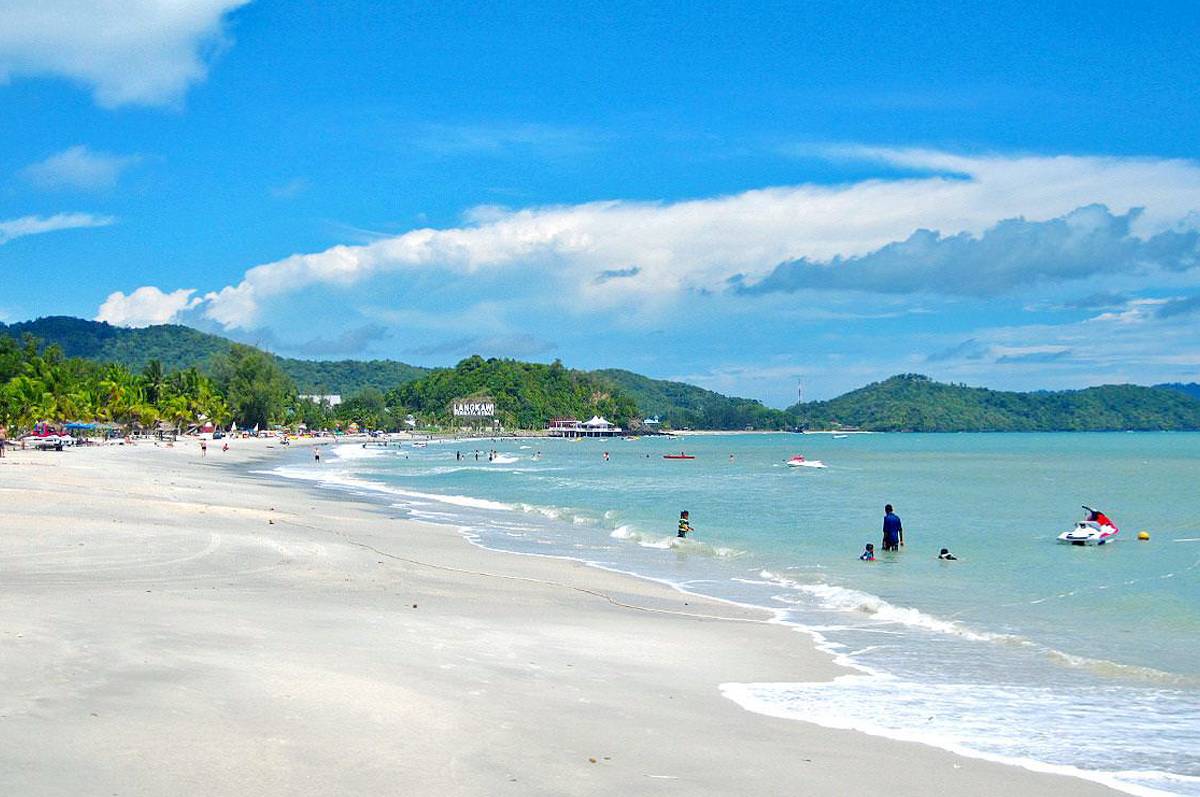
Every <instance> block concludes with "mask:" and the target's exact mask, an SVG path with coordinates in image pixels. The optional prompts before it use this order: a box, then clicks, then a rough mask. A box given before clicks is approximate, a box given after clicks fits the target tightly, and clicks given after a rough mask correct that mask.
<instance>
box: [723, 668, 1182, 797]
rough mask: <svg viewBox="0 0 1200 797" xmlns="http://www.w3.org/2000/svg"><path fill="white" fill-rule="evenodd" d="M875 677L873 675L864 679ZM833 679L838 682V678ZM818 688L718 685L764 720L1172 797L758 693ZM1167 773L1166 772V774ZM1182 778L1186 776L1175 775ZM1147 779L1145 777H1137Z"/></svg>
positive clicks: (1113, 776)
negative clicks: (800, 708) (800, 707)
mask: <svg viewBox="0 0 1200 797" xmlns="http://www.w3.org/2000/svg"><path fill="white" fill-rule="evenodd" d="M844 677H847V678H862V677H863V676H844ZM867 677H877V676H867ZM837 680H841V679H840V678H839V679H837ZM810 685H811V686H818V684H770V683H723V684H720V685H719V686H718V689H720V691H721V695H722V696H723V697H726V698H728V699H729V700H732V701H733V702H734V703H736V704H738V705H739V706H741V707H742V708H743V709H745V710H747V711H750V712H753V713H755V714H762V715H765V716H768V717H776V718H778V719H789V720H798V721H801V722H809V723H811V724H813V725H819V726H821V727H823V728H833V729H835V730H851V731H858V732H859V733H865V734H867V735H869V736H878V737H882V738H885V739H894V740H897V741H903V742H917V743H919V744H924V745H927V746H929V747H936V748H940V749H942V750H947V751H949V752H951V753H954V754H956V755H961V756H963V757H964V758H975V759H979V760H983V761H992V762H995V763H999V764H1008V765H1011V766H1018V767H1021V768H1023V769H1028V770H1030V771H1032V772H1042V773H1046V774H1053V775H1067V776H1071V777H1076V778H1080V779H1082V780H1089V781H1092V782H1094V783H1100V784H1102V785H1104V786H1108V787H1109V788H1112V789H1116V790H1118V791H1123V792H1125V793H1127V794H1133V795H1136V797H1175V795H1173V794H1172V793H1171V792H1168V791H1164V790H1161V789H1155V788H1150V787H1148V786H1142V785H1138V784H1135V783H1129V782H1127V781H1123V780H1121V779H1120V776H1121V774H1122V772H1121V771H1108V772H1103V771H1097V770H1088V769H1081V768H1079V767H1076V766H1072V765H1070V764H1051V763H1047V762H1045V761H1038V760H1037V759H1033V758H1028V757H1021V756H1005V755H1001V754H999V753H989V752H985V751H982V750H976V749H974V748H972V747H968V746H966V745H964V744H962V743H960V742H958V741H955V740H952V739H948V738H946V737H944V736H939V735H937V734H933V733H930V732H928V731H922V730H918V729H916V728H906V729H898V728H885V727H883V726H882V725H879V724H877V723H874V722H871V721H869V720H866V719H863V718H855V717H851V716H848V715H846V716H830V715H816V714H808V713H806V714H804V715H800V714H798V713H797V712H796V711H794V710H791V709H789V708H788V707H786V706H784V705H781V704H779V703H777V702H774V701H771V700H768V699H766V698H764V697H761V696H760V695H759V694H758V692H759V691H761V690H764V689H770V688H778V687H789V686H810ZM1168 774H1169V773H1168ZM1175 777H1180V778H1182V777H1186V776H1175ZM1141 779H1149V778H1141Z"/></svg>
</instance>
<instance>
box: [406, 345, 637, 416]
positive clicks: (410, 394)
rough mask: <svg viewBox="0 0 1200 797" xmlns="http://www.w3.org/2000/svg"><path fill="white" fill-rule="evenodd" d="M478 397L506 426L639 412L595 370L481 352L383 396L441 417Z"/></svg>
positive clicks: (415, 410) (417, 411)
mask: <svg viewBox="0 0 1200 797" xmlns="http://www.w3.org/2000/svg"><path fill="white" fill-rule="evenodd" d="M482 397H487V398H491V399H494V400H495V402H496V417H497V418H498V419H499V420H501V421H502V422H503V423H504V424H505V425H506V426H509V427H518V428H523V429H538V428H542V427H544V426H545V425H546V423H548V422H549V421H550V420H551V419H553V418H556V417H573V418H576V419H578V420H582V421H586V420H588V419H589V418H591V417H592V416H593V415H599V416H602V417H604V418H607V419H608V420H610V421H613V422H615V423H618V424H621V425H623V426H627V425H628V424H629V423H630V421H634V420H638V419H639V418H640V417H641V415H640V413H639V412H638V407H637V405H636V404H635V403H634V401H633V399H631V398H630V397H629V396H628V395H626V394H625V393H624V392H623V391H621V390H620V389H619V388H615V387H613V386H612V385H610V384H608V383H605V382H603V381H601V380H600V379H599V378H597V377H596V376H595V375H593V374H589V373H587V372H585V371H573V370H571V369H569V368H565V367H563V364H562V363H560V362H558V361H555V362H554V363H553V364H552V365H543V364H541V363H525V362H518V361H517V360H499V359H495V358H492V359H488V360H485V359H483V358H482V357H479V356H474V357H468V358H467V359H465V360H463V361H462V362H460V363H459V364H458V365H456V366H455V367H454V368H438V369H436V370H434V371H432V372H430V373H429V374H428V375H426V376H424V377H422V378H420V379H418V380H416V381H414V382H409V383H408V384H406V385H401V386H400V387H399V388H397V389H396V390H394V391H392V392H391V393H389V394H388V395H387V404H388V406H402V407H406V408H408V409H409V410H412V411H413V412H414V413H417V414H418V416H421V417H425V418H430V419H433V420H437V421H440V422H445V421H449V420H450V417H449V415H450V405H451V402H453V401H454V400H455V399H462V398H482Z"/></svg>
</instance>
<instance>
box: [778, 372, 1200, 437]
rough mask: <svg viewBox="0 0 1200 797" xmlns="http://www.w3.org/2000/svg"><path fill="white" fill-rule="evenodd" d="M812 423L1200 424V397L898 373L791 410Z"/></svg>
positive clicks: (1000, 426)
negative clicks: (994, 385)
mask: <svg viewBox="0 0 1200 797" xmlns="http://www.w3.org/2000/svg"><path fill="white" fill-rule="evenodd" d="M789 412H792V413H795V414H796V416H797V418H798V420H799V422H800V423H802V424H803V425H805V426H807V427H812V428H838V427H854V428H858V429H868V430H872V431H881V432H1085V431H1086V432H1099V431H1116V430H1138V431H1143V430H1144V431H1150V430H1163V429H1166V430H1192V429H1200V401H1197V400H1196V399H1194V398H1191V397H1189V396H1187V395H1185V394H1184V393H1181V392H1179V391H1175V390H1163V389H1159V388H1152V387H1138V386H1136V385H1104V386H1102V387H1091V388H1087V389H1086V390H1078V391H1059V392H1043V393H1010V392H1005V391H999V390H988V389H986V388H971V387H966V386H964V385H947V384H942V383H940V382H933V381H931V380H930V379H929V378H928V377H926V376H921V375H920V374H903V375H900V376H893V377H892V378H890V379H887V380H885V381H883V382H876V383H873V384H870V385H867V386H866V387H863V388H860V389H858V390H855V391H852V392H850V393H847V394H845V395H843V396H839V397H838V398H835V399H832V400H831V401H813V402H808V403H805V404H799V405H796V406H794V407H792V408H791V409H790V410H789Z"/></svg>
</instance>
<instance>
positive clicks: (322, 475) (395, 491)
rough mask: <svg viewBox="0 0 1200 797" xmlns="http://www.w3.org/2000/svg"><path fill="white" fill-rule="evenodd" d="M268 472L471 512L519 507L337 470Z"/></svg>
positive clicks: (281, 468) (276, 469) (310, 469)
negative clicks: (472, 510) (401, 485)
mask: <svg viewBox="0 0 1200 797" xmlns="http://www.w3.org/2000/svg"><path fill="white" fill-rule="evenodd" d="M265 472H267V473H273V474H275V475H277V476H283V477H284V478H288V479H302V480H304V481H313V482H317V483H318V484H328V485H333V486H338V487H349V488H352V489H358V490H365V491H368V492H373V493H383V494H386V495H394V496H399V497H401V498H418V499H421V500H424V501H436V502H439V503H443V504H451V505H453V506H462V507H469V508H471V509H493V510H499V511H506V512H511V511H514V510H515V509H516V507H515V506H513V505H511V504H503V503H500V502H499V501H489V500H487V499H486V498H473V497H471V496H469V495H441V494H438V493H423V492H418V491H416V490H403V489H400V488H398V487H392V486H390V485H387V484H381V483H379V482H373V481H368V480H366V479H359V478H355V477H354V476H351V475H349V474H348V473H346V472H345V471H342V470H337V469H334V468H322V469H315V468H297V467H288V466H283V467H278V468H275V469H274V470H272V471H265Z"/></svg>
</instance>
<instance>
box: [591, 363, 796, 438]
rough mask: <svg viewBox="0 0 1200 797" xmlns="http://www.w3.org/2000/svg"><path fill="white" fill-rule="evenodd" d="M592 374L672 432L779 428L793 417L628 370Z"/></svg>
mask: <svg viewBox="0 0 1200 797" xmlns="http://www.w3.org/2000/svg"><path fill="white" fill-rule="evenodd" d="M592 375H593V376H595V377H597V378H598V379H600V380H601V381H602V382H605V383H607V384H609V385H612V386H613V387H614V388H617V389H620V390H622V391H624V392H625V393H627V394H628V395H629V396H630V397H631V398H632V399H633V400H634V401H635V402H636V403H637V406H638V407H639V408H640V409H641V411H642V412H643V413H645V414H646V415H648V416H649V415H657V416H658V419H659V420H660V421H661V422H662V424H663V426H664V427H667V428H673V429H746V428H751V429H781V428H783V427H785V426H791V425H792V424H794V423H795V422H796V421H795V418H794V417H793V416H792V415H791V414H789V413H787V412H784V411H782V410H773V409H771V408H770V407H765V406H763V404H762V402H760V401H755V400H754V399H746V398H734V397H731V396H723V395H721V394H720V393H714V392H713V391H711V390H705V389H704V388H700V387H696V386H695V385H688V384H684V383H683V382H668V381H664V380H661V379H650V378H649V377H645V376H641V375H640V374H635V373H632V372H630V371H622V370H620V369H617V368H610V369H606V370H603V371H593V372H592Z"/></svg>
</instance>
